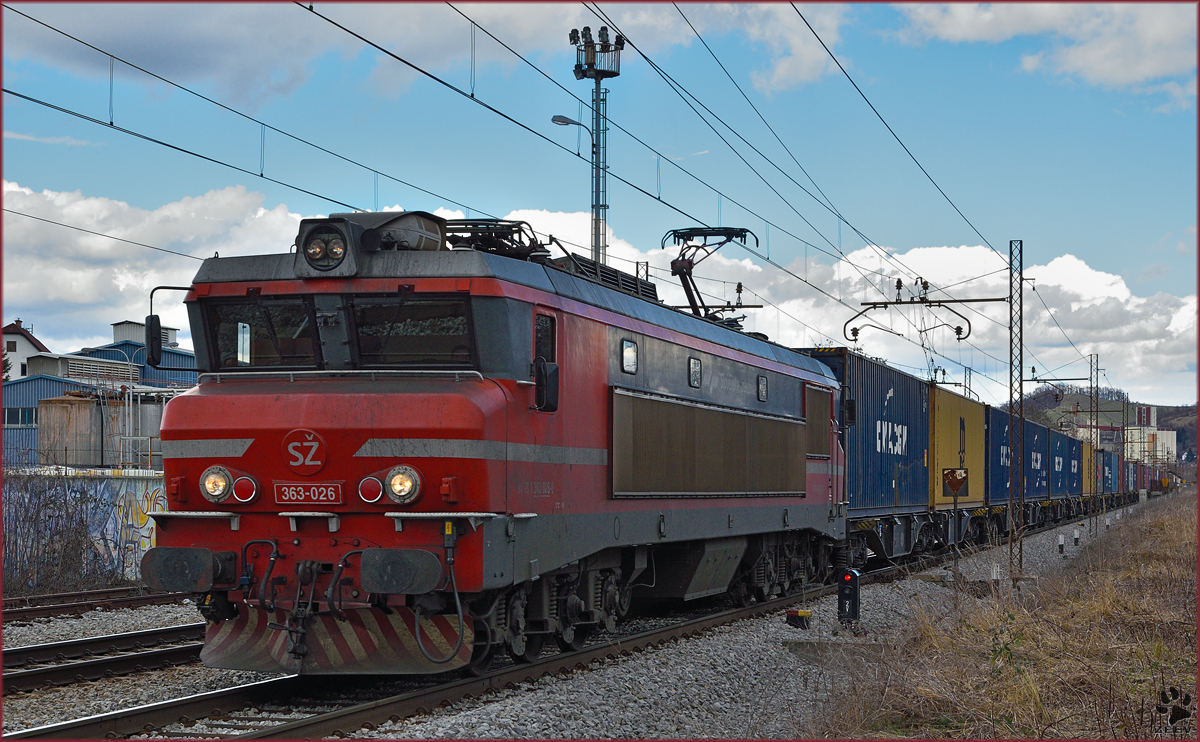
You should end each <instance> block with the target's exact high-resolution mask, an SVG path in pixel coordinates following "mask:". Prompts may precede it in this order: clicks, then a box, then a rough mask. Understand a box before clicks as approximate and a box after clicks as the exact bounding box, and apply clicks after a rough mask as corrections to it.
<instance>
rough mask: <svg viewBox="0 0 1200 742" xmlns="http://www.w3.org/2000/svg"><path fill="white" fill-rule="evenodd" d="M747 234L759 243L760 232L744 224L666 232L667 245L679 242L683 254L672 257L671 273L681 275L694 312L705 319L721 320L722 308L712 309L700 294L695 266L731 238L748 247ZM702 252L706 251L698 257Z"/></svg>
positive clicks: (665, 243)
mask: <svg viewBox="0 0 1200 742" xmlns="http://www.w3.org/2000/svg"><path fill="white" fill-rule="evenodd" d="M747 235H749V236H751V237H753V238H754V246H755V247H758V235H756V234H754V233H753V232H751V231H750V230H748V229H745V228H742V227H690V228H688V229H672V230H671V231H669V232H667V233H666V234H665V235H663V238H662V247H663V249H666V247H667V240H674V241H675V244H676V245H677V246H679V257H677V258H675V259H674V260H672V261H671V275H672V276H679V282H680V283H682V284H683V293H685V294H687V300H688V305H689V306H690V307H691V309H692V314H694V315H696V316H697V317H703V318H704V319H711V320H715V321H719V320H720V313H719V310H710V309H709V308H708V307H707V306H705V304H704V297H703V296H701V295H700V289H698V288H697V287H696V280H695V279H694V278H692V269H693V268H695V267H696V266H697V265H698V264H700V263H701V262H703V261H704V260H705V259H706V258H708V256H710V255H712V254H713V253H715V252H716V251H717V250H719V249H721V248H722V247H724V246H725V245H728V244H729V243H730V242H733V241H735V240H736V241H737V242H738V243H740V244H741V245H742V247H745V246H746V236H747ZM701 253H703V255H702V256H701V257H700V258H697V257H696V256H697V255H700V254H701Z"/></svg>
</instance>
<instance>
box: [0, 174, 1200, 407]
mask: <svg viewBox="0 0 1200 742" xmlns="http://www.w3.org/2000/svg"><path fill="white" fill-rule="evenodd" d="M3 200H4V206H5V208H8V209H12V210H14V211H18V212H24V213H28V214H32V215H35V216H39V217H42V218H45V219H52V220H54V221H59V222H64V223H68V224H72V225H75V226H79V227H83V228H86V229H90V230H93V231H96V232H101V233H104V234H110V235H113V236H117V237H122V238H125V239H130V240H135V241H138V242H144V243H146V244H150V245H155V246H157V247H163V248H167V249H171V250H177V251H179V252H183V253H187V254H189V255H194V256H197V257H207V256H210V255H212V254H213V252H214V251H219V252H220V254H221V255H222V256H230V255H249V254H261V253H269V252H284V251H287V250H288V249H289V247H290V244H291V241H292V238H293V237H294V236H295V233H296V227H297V225H298V222H299V220H300V218H301V217H300V215H298V214H294V213H290V212H289V211H288V210H287V208H286V206H282V205H281V206H279V207H276V208H275V209H270V210H268V209H265V208H264V207H263V205H262V202H263V197H262V196H261V195H260V194H257V193H254V192H251V191H247V190H246V189H245V188H244V187H241V186H238V187H230V188H225V189H222V190H218V191H210V192H208V193H205V194H203V195H201V196H195V197H190V198H185V199H180V200H179V201H175V202H173V203H169V204H166V205H164V206H162V207H161V208H158V209H154V210H152V211H148V210H143V209H137V208H134V207H131V206H129V205H128V204H125V203H122V202H120V201H114V200H112V199H107V198H97V197H89V196H85V195H83V194H82V193H80V192H78V191H76V192H71V193H64V192H53V191H42V192H40V193H39V192H34V191H32V190H31V189H29V188H25V187H22V186H20V185H18V184H15V183H11V182H7V181H6V182H4V183H3ZM399 209H400V206H399V205H394V206H392V207H390V208H389V210H399ZM435 213H437V214H438V215H440V216H443V217H446V218H461V217H462V216H463V214H462V213H461V212H459V211H457V210H453V209H445V208H439V209H437V211H436V212H435ZM504 218H506V219H519V220H524V221H527V222H529V223H530V224H531V225H532V226H533V227H534V228H535V229H536V230H537V231H538V232H540V233H542V234H546V233H550V234H553V235H554V236H555V237H557V238H558V239H560V240H561V241H562V242H563V243H564V245H565V246H566V248H567V249H568V250H571V251H574V252H578V253H581V254H584V255H587V254H588V253H589V249H590V248H589V246H590V244H591V215H590V214H589V213H587V212H576V213H562V212H547V211H542V210H535V209H526V210H518V211H513V212H511V213H509V214H507V215H506V216H505V217H504ZM4 236H5V250H4V298H5V318H4V321H5V322H9V321H11V320H12V319H13V318H14V317H18V316H19V317H21V318H22V319H23V320H25V321H26V322H27V323H33V324H34V325H35V327H36V328H37V329H36V333H37V335H38V337H39V338H41V339H42V340H43V341H44V342H46V343H47V344H48V345H49V346H50V348H51V349H52V350H54V351H57V352H65V351H71V350H77V349H78V348H80V347H84V346H87V345H96V344H99V343H105V342H109V340H110V339H111V336H110V334H109V332H110V331H109V327H108V325H109V323H112V322H117V321H120V320H122V319H130V318H132V319H139V318H141V317H142V316H144V315H145V314H146V313H147V296H148V294H149V290H150V288H152V287H154V286H158V285H186V284H187V283H189V282H190V281H191V278H192V277H193V275H194V274H195V271H196V269H197V267H198V266H199V263H198V261H195V260H189V259H187V258H183V257H178V256H173V255H167V254H163V253H158V252H154V251H150V250H146V249H145V248H141V247H136V246H133V245H128V244H125V243H121V242H116V241H113V240H109V239H105V238H103V237H97V236H92V235H87V234H83V233H80V232H76V231H73V230H69V229H64V228H62V227H58V226H54V225H50V224H46V223H44V222H38V221H34V220H32V219H28V218H25V217H22V216H17V215H13V214H5V215H4ZM1188 236H1189V237H1190V238H1191V239H1193V240H1194V230H1192V231H1189V232H1188ZM881 249H883V250H885V251H886V252H887V253H888V254H890V255H891V256H892V257H893V258H894V259H895V260H896V261H898V262H900V263H903V264H904V265H905V266H907V267H908V269H909V271H911V273H913V274H916V275H920V276H921V277H923V278H925V279H926V280H928V281H930V282H931V283H932V284H933V285H934V287H935V288H936V287H937V286H947V285H950V284H956V283H958V282H960V281H967V279H973V278H975V277H978V276H985V277H983V278H978V279H976V280H970V281H969V282H967V283H963V284H961V285H958V286H956V287H954V288H952V289H951V294H952V295H953V296H955V297H957V298H968V297H976V298H978V297H1001V296H1006V295H1007V291H1008V274H1007V270H1006V269H1004V262H1003V261H1002V260H1001V259H1000V258H999V257H998V256H997V255H996V254H995V253H993V252H992V251H991V250H989V249H988V248H986V247H982V246H970V245H963V246H957V247H954V246H940V247H939V246H933V247H921V248H914V249H910V250H908V251H906V252H896V251H893V250H890V249H886V248H881ZM552 251H553V252H554V253H555V257H557V256H558V251H557V249H553V250H552ZM675 255H676V253H675V252H674V251H673V250H670V249H667V250H662V249H658V248H657V245H655V246H654V248H652V249H648V250H641V249H639V248H638V247H637V246H635V245H633V244H631V243H629V242H628V241H627V240H624V239H622V238H621V237H620V236H618V235H615V234H613V233H612V231H611V229H610V231H609V263H610V264H611V265H612V266H613V267H615V268H618V269H621V270H624V271H627V272H630V273H632V272H634V270H635V268H634V263H635V262H641V261H647V262H649V263H650V266H651V268H652V278H653V280H654V281H655V282H656V283H657V285H658V290H659V296H660V297H661V298H662V299H663V300H664V301H665V302H666V303H667V304H671V305H683V304H684V303H685V299H684V294H683V291H682V289H681V288H680V285H679V282H678V279H676V278H672V277H671V275H670V262H671V259H672V258H674V257H675ZM851 262H853V263H855V264H857V265H858V266H859V267H860V268H861V269H862V274H860V272H859V271H858V270H856V269H855V268H854V267H853V266H851V265H850V263H851ZM787 268H788V270H789V271H791V273H793V274H795V276H800V277H801V278H806V279H807V280H809V281H810V282H811V283H812V284H813V285H815V286H819V287H821V288H822V289H823V290H824V291H826V292H828V293H829V294H831V295H832V296H834V297H837V298H840V299H842V300H843V301H844V302H845V303H844V304H841V303H838V301H836V299H830V298H829V297H827V296H825V295H823V294H821V293H820V292H818V291H817V290H816V289H814V288H812V287H810V286H808V285H806V284H805V283H804V282H803V281H800V280H797V279H796V278H795V277H794V276H792V275H788V274H787V273H785V272H782V271H779V270H777V269H775V268H772V267H769V266H766V267H764V266H763V265H761V264H758V263H755V262H754V261H753V260H751V258H750V255H749V254H748V253H746V252H745V251H741V250H740V249H739V248H737V247H736V246H734V245H728V246H726V247H724V248H722V250H721V251H720V252H718V253H716V254H715V255H713V256H712V257H710V258H708V259H707V260H705V261H704V262H702V263H701V264H700V265H699V266H698V267H697V268H696V276H697V283H698V285H699V287H700V289H701V291H702V292H704V294H705V300H706V302H708V303H709V304H722V303H724V302H725V301H734V300H735V299H736V292H735V287H736V285H737V283H738V282H741V283H742V284H743V285H744V286H745V289H746V291H745V292H744V293H743V296H742V302H743V303H744V304H759V303H765V304H768V306H767V307H765V308H763V309H746V310H744V311H742V312H740V313H741V314H745V315H746V320H745V327H746V329H747V330H751V331H757V332H763V333H766V334H767V335H769V336H770V337H771V338H772V339H774V340H776V341H778V342H781V343H782V344H784V345H787V346H789V347H809V346H813V345H816V344H823V343H837V344H845V343H846V341H845V340H844V339H843V338H842V327H843V325H844V324H845V323H846V322H847V320H849V319H850V318H851V317H852V316H853V314H854V313H855V312H857V311H858V309H859V304H858V302H860V301H865V300H869V299H879V298H883V297H885V296H886V297H887V298H894V296H895V288H894V283H895V280H896V278H897V277H901V274H900V273H898V272H897V271H896V270H894V269H893V268H892V267H891V266H890V265H889V264H888V263H887V262H885V261H884V260H882V259H881V258H880V257H879V253H878V251H877V250H876V249H873V248H862V249H859V250H857V251H854V252H851V253H849V255H848V256H847V259H846V260H843V261H840V262H839V263H837V264H835V265H828V264H823V263H820V262H817V261H816V260H815V259H811V260H809V261H808V262H807V264H806V263H805V261H804V260H803V259H802V258H797V259H796V260H793V261H792V262H790V263H788V265H787ZM998 269H1001V270H999V272H996V273H993V274H992V275H985V274H989V273H992V272H993V271H997V270H998ZM864 274H865V275H864ZM1025 275H1026V276H1027V277H1029V278H1032V279H1035V280H1034V282H1033V285H1034V288H1036V293H1035V292H1034V291H1033V290H1027V291H1026V294H1025V341H1026V344H1027V346H1029V347H1030V348H1032V350H1033V352H1034V353H1035V354H1036V359H1035V358H1032V357H1027V359H1026V365H1034V364H1036V365H1037V366H1038V368H1039V369H1054V368H1056V367H1059V366H1063V365H1064V364H1071V363H1073V362H1078V360H1079V355H1078V353H1077V352H1076V350H1075V349H1074V348H1072V347H1071V345H1070V344H1068V343H1067V341H1066V340H1065V339H1064V338H1063V336H1062V334H1061V332H1060V331H1059V329H1058V327H1057V326H1056V325H1055V324H1054V322H1053V320H1051V318H1050V316H1049V314H1048V313H1047V312H1046V309H1045V308H1044V307H1043V306H1042V301H1045V303H1046V304H1047V305H1049V307H1050V309H1051V310H1052V311H1053V313H1054V317H1055V318H1056V319H1057V320H1058V322H1059V323H1060V324H1061V325H1062V327H1063V329H1064V330H1065V331H1066V333H1067V334H1068V335H1069V336H1070V338H1071V339H1072V340H1073V341H1074V343H1075V345H1076V346H1077V347H1078V349H1079V351H1081V352H1083V353H1085V354H1086V353H1093V352H1095V353H1099V354H1100V360H1101V365H1102V366H1103V367H1104V368H1106V369H1107V374H1108V378H1110V379H1112V380H1113V382H1114V383H1115V384H1117V385H1118V386H1122V387H1123V388H1125V389H1126V390H1127V391H1129V392H1130V394H1131V395H1132V396H1133V398H1134V399H1136V400H1138V401H1141V402H1148V403H1155V404H1183V403H1188V402H1192V401H1194V398H1195V388H1196V311H1197V304H1196V296H1195V295H1194V294H1193V295H1189V296H1183V297H1179V296H1172V295H1170V294H1166V293H1161V292H1160V293H1156V294H1153V295H1149V296H1141V295H1137V294H1136V293H1134V292H1133V291H1132V290H1131V289H1130V288H1129V287H1128V286H1127V285H1126V283H1125V281H1124V280H1123V279H1122V278H1121V277H1120V276H1117V275H1114V274H1110V273H1105V272H1103V271H1099V270H1096V269H1094V268H1092V267H1091V266H1089V265H1088V263H1087V261H1086V259H1085V258H1083V257H1080V256H1075V255H1062V256H1058V257H1056V258H1054V259H1053V260H1050V261H1048V262H1047V263H1045V264H1044V265H1031V266H1027V267H1026V270H1025ZM902 278H903V280H904V282H905V285H906V286H909V285H911V284H912V283H913V281H912V277H911V275H908V271H906V272H905V275H904V276H902ZM907 295H908V293H907V290H906V291H905V296H907ZM941 295H942V294H939V293H937V292H936V290H934V291H933V292H932V293H931V294H930V296H931V297H933V298H936V297H938V296H941ZM760 297H761V299H763V300H765V301H760V300H759V298H760ZM1039 297H1040V298H1039ZM969 306H970V308H962V307H960V311H961V313H962V314H964V315H965V316H966V317H967V319H968V320H969V321H970V323H971V337H970V342H971V343H973V344H974V345H975V346H976V347H971V345H968V344H967V343H962V342H959V341H957V340H956V339H955V335H954V332H953V330H952V327H953V325H955V324H960V325H964V328H965V322H963V321H962V320H960V319H957V318H955V317H954V316H953V315H952V314H950V313H949V312H947V311H944V310H932V311H931V310H929V309H922V308H918V307H913V308H908V307H906V308H905V309H903V310H896V309H892V310H889V311H887V312H883V311H876V312H873V313H871V314H870V315H869V321H870V322H872V323H874V324H876V325H878V326H882V327H885V328H889V329H892V330H894V331H895V332H897V333H900V334H902V335H905V336H907V337H908V338H910V339H911V340H918V339H919V338H920V333H919V332H918V331H917V329H916V328H917V327H925V328H930V327H934V326H936V325H939V324H942V323H944V322H950V324H951V328H947V327H937V328H936V329H932V330H931V331H929V332H927V333H925V340H926V344H927V345H929V346H931V347H933V348H934V349H936V350H937V351H938V352H940V353H942V354H943V356H935V357H934V359H933V362H934V363H935V364H937V365H941V366H944V367H946V368H949V369H950V370H951V373H950V375H951V377H954V378H955V379H956V380H958V379H961V369H960V368H959V367H958V365H957V364H958V363H962V364H966V365H970V366H972V367H974V368H975V369H976V372H977V373H976V376H975V380H974V384H975V388H976V390H977V391H978V392H979V393H980V394H981V396H982V397H983V399H984V401H987V402H991V403H995V402H998V401H1000V400H1002V399H1004V398H1005V396H1006V394H1007V387H1006V379H1007V373H1008V371H1007V366H1006V364H1007V359H1008V326H1007V306H1006V305H1005V304H1002V303H996V304H975V305H969ZM155 309H156V310H158V311H160V313H161V314H162V315H163V321H164V322H165V323H166V324H168V325H172V326H176V327H180V328H185V330H184V332H182V333H181V336H182V339H183V340H184V343H185V345H186V344H188V343H187V341H188V338H190V333H188V332H187V331H186V328H187V327H188V324H187V318H186V315H185V313H184V312H183V309H182V307H181V306H180V305H179V304H178V303H177V302H175V301H173V300H172V299H170V298H164V299H162V300H160V302H156V304H155ZM801 323H803V324H804V325H807V326H808V327H807V328H806V327H805V326H803V325H802V324H801ZM856 325H857V326H860V327H866V321H863V320H860V321H859V322H857V323H856ZM860 344H861V347H862V349H863V350H864V352H866V353H868V354H870V355H875V356H880V357H884V358H887V359H889V361H890V362H892V363H894V364H896V365H897V366H900V367H902V368H905V369H906V370H910V371H913V372H915V373H916V372H920V369H924V368H927V362H926V357H925V354H924V353H923V352H922V350H921V348H920V346H919V344H916V343H912V342H909V341H907V340H904V339H902V338H900V337H897V336H895V335H892V334H889V333H887V332H881V331H880V330H878V329H864V330H862V332H861V335H860ZM987 354H990V355H991V356H993V357H994V358H989V357H988V355H987ZM947 357H948V358H949V359H950V360H947ZM1084 366H1086V364H1084ZM1078 370H1079V365H1071V366H1067V367H1066V369H1065V370H1064V372H1063V373H1066V372H1069V371H1078ZM1084 371H1086V368H1084ZM1071 375H1076V376H1078V375H1081V374H1080V373H1074V374H1071ZM989 376H990V377H991V378H992V379H994V380H995V381H989V380H988V378H987V377H989Z"/></svg>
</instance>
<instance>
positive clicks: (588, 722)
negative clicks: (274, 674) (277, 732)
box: [4, 506, 1137, 739]
mask: <svg viewBox="0 0 1200 742" xmlns="http://www.w3.org/2000/svg"><path fill="white" fill-rule="evenodd" d="M1135 507H1137V506H1135ZM1122 517H1123V518H1125V517H1128V516H1127V515H1123V516H1122ZM1112 518H1113V521H1112V522H1113V528H1119V527H1120V525H1121V521H1118V520H1117V519H1116V514H1115V513H1114V514H1113V515H1112ZM1077 523H1078V522H1077V521H1070V522H1067V523H1065V524H1063V525H1061V526H1059V527H1058V528H1057V529H1054V530H1051V531H1047V532H1045V533H1041V534H1037V535H1035V536H1029V537H1027V538H1026V539H1025V548H1024V573H1025V574H1029V575H1039V574H1046V573H1048V572H1049V571H1051V570H1053V569H1056V568H1058V567H1060V566H1061V565H1063V564H1065V563H1067V562H1069V560H1070V559H1071V558H1072V557H1073V556H1075V555H1076V554H1077V553H1078V551H1079V549H1082V548H1084V547H1085V546H1086V545H1087V543H1088V541H1089V539H1090V538H1092V534H1091V530H1092V529H1091V528H1089V525H1088V524H1087V523H1086V522H1085V524H1084V525H1082V526H1081V525H1077ZM1075 529H1078V530H1079V531H1080V535H1081V539H1080V544H1079V546H1078V547H1076V546H1075V545H1074V543H1073V540H1072V531H1073V530H1075ZM1095 530H1096V531H1097V532H1098V535H1099V536H1100V537H1102V536H1103V533H1104V521H1103V518H1102V517H1101V518H1100V519H1099V521H1098V524H1097V526H1096V529H1095ZM1059 533H1062V534H1064V535H1065V541H1066V549H1065V551H1066V555H1065V557H1064V556H1060V555H1059V554H1058V550H1057V537H1058V534H1059ZM993 564H999V565H1000V571H1001V577H1002V579H1001V580H1000V583H999V584H1000V588H1001V589H1007V588H1006V586H1008V585H1011V583H1010V582H1008V580H1007V579H1006V575H1007V566H1008V548H1007V546H1006V545H1003V544H1002V545H1000V546H999V547H997V548H995V549H991V550H989V551H985V552H981V553H979V554H974V555H971V556H965V557H963V558H962V559H961V560H960V565H959V567H960V571H961V573H962V575H963V577H964V579H966V580H969V581H980V580H990V579H991V577H992V574H993V573H992V569H993V567H992V565H993ZM926 574H933V575H946V576H948V574H949V573H948V571H947V570H946V569H944V568H938V569H934V570H928V571H927V573H926ZM1025 584H1029V583H1025ZM1021 589H1029V588H1027V587H1022V588H1021ZM963 600H966V601H975V600H979V599H978V598H973V597H971V596H970V595H969V594H968V593H965V592H962V591H956V590H954V589H951V588H950V587H947V586H943V585H941V584H937V583H936V582H932V581H929V580H922V579H907V580H899V581H896V582H892V583H887V584H875V585H865V586H864V587H863V589H862V616H861V621H860V623H859V627H858V628H859V634H860V635H859V636H857V637H856V636H852V635H850V633H849V632H847V631H846V630H845V629H843V628H842V627H840V626H839V625H838V623H837V604H836V600H835V599H834V598H833V597H832V596H831V597H827V598H823V599H821V600H819V601H816V602H814V603H811V604H809V605H806V606H804V607H805V608H808V609H810V610H812V612H813V619H812V624H811V627H810V628H809V629H808V630H800V629H796V628H792V627H790V626H788V625H787V624H786V623H785V621H784V614H783V612H782V611H780V612H776V613H773V614H771V615H767V616H763V617H759V618H754V619H747V620H743V621H740V622H738V623H736V624H732V625H728V626H722V627H718V628H715V629H713V630H711V631H708V632H706V633H705V634H704V635H702V636H699V637H695V638H692V639H688V640H682V641H679V642H675V643H671V644H668V645H666V646H662V647H657V648H653V649H650V650H647V651H645V652H642V653H638V654H634V655H632V656H629V657H621V658H619V659H615V660H606V661H598V662H594V663H592V665H591V666H590V667H589V669H588V670H585V671H576V672H574V673H572V674H570V675H568V676H566V677H562V676H559V677H547V678H542V679H541V680H539V681H537V682H534V683H523V684H521V685H519V686H517V687H515V688H514V689H511V690H505V691H504V692H502V693H500V694H498V695H495V696H491V697H486V698H483V699H472V700H469V701H462V702H459V703H456V704H453V705H452V706H449V707H447V708H440V709H436V710H434V711H433V712H432V713H430V714H427V715H422V716H419V717H412V718H409V719H405V720H401V721H399V722H394V723H387V724H383V725H381V726H380V727H378V728H377V729H374V730H371V731H367V730H359V731H358V732H356V733H355V734H354V735H353V736H356V737H371V738H452V737H464V738H518V737H529V738H536V737H542V738H546V737H550V738H592V739H596V738H614V737H627V738H631V737H644V738H659V739H661V738H672V737H673V738H679V737H691V738H719V737H725V738H729V737H764V738H791V737H803V736H806V735H805V732H806V730H808V729H810V728H811V727H810V724H812V723H813V721H814V720H815V719H816V718H817V716H816V715H818V714H820V713H822V709H823V708H824V706H825V704H824V703H823V701H824V699H827V698H828V697H829V695H828V694H829V693H830V692H831V691H830V689H831V688H837V687H838V685H839V684H838V682H837V677H836V676H835V673H834V670H833V669H826V668H824V667H822V666H821V665H822V663H820V662H818V661H814V660H805V659H802V658H801V657H800V656H798V655H797V654H796V653H793V651H792V650H790V649H789V648H788V647H787V646H786V645H785V642H792V641H821V642H831V643H834V644H840V643H855V644H861V643H872V642H875V643H877V645H876V646H877V647H879V646H886V644H887V642H888V641H889V640H890V639H891V638H893V637H895V636H897V635H898V633H899V631H900V630H901V629H902V628H904V627H906V626H908V625H909V624H910V623H911V621H912V619H913V616H914V615H916V614H917V613H918V612H920V613H922V614H923V615H925V616H932V617H936V616H943V617H945V616H949V615H951V614H953V613H954V612H955V611H954V607H955V604H956V601H963ZM198 620H200V617H199V613H198V612H197V611H196V610H195V607H194V606H192V605H167V606H145V607H141V608H133V609H120V610H112V611H93V612H91V613H88V614H84V615H83V616H78V617H62V618H53V619H39V620H36V621H32V622H28V623H27V624H26V625H12V626H9V625H6V626H5V627H4V643H5V645H6V646H14V647H15V646H24V645H27V644H32V643H43V642H49V641H60V640H63V639H71V638H79V637H83V636H99V635H103V634H112V633H119V632H122V631H133V630H139V629H146V628H154V627H159V626H172V625H178V624H183V623H192V622H195V621H198ZM828 664H829V666H830V668H835V667H844V666H846V662H845V661H844V659H841V660H840V661H838V662H832V663H828ZM851 666H852V663H851ZM268 677H271V676H268V675H261V674H258V673H251V672H240V671H230V670H215V669H209V668H205V667H202V666H198V665H193V666H188V667H179V668H172V669H167V670H156V671H153V672H148V673H141V674H138V675H134V676H128V677H123V678H111V679H107V680H103V681H97V682H89V683H83V684H79V685H74V686H68V687H64V688H54V689H45V690H39V691H33V692H30V693H22V694H16V695H13V696H9V697H5V698H4V731H5V732H11V731H16V730H19V729H24V728H28V727H32V726H39V725H42V724H47V723H54V722H57V721H65V720H68V719H73V718H79V717H81V716H85V715H90V714H97V713H105V712H108V711H113V710H117V709H120V708H128V707H132V706H137V705H141V704H145V703H153V702H158V701H163V700H168V699H171V698H178V697H182V696H186V695H192V694H195V693H202V692H206V691H210V690H217V689H221V688H228V687H232V686H234V685H239V684H243V683H248V682H253V681H257V680H262V679H266V678H268Z"/></svg>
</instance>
